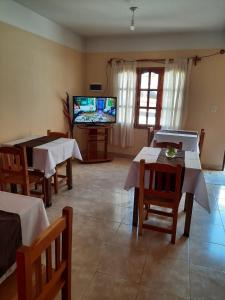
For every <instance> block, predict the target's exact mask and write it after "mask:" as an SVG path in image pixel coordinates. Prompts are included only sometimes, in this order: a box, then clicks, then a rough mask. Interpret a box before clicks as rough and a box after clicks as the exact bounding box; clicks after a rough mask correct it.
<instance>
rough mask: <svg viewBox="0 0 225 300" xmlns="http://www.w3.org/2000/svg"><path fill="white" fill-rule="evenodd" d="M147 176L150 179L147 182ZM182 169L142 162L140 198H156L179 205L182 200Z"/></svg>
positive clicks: (178, 166)
mask: <svg viewBox="0 0 225 300" xmlns="http://www.w3.org/2000/svg"><path fill="white" fill-rule="evenodd" d="M147 171H148V172H147ZM146 176H148V177H149V179H148V182H146ZM181 183H182V167H181V166H180V165H177V166H170V165H167V164H158V163H145V160H144V159H142V160H141V161H140V182H139V193H140V197H144V196H154V197H156V198H163V199H170V200H173V202H175V203H177V204H179V202H180V198H181ZM146 184H147V186H146Z"/></svg>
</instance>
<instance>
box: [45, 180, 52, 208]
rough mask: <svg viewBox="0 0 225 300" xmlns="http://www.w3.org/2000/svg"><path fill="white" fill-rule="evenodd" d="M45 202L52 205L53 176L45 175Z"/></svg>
mask: <svg viewBox="0 0 225 300" xmlns="http://www.w3.org/2000/svg"><path fill="white" fill-rule="evenodd" d="M44 184H45V204H46V207H49V206H51V205H52V177H49V178H46V177H45V183H44Z"/></svg>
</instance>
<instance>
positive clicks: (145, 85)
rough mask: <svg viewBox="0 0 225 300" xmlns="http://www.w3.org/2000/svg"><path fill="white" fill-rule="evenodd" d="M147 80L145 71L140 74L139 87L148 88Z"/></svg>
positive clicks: (147, 74)
mask: <svg viewBox="0 0 225 300" xmlns="http://www.w3.org/2000/svg"><path fill="white" fill-rule="evenodd" d="M148 81H149V72H145V73H142V74H141V89H147V88H148Z"/></svg>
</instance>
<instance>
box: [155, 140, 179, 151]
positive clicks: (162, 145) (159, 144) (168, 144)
mask: <svg viewBox="0 0 225 300" xmlns="http://www.w3.org/2000/svg"><path fill="white" fill-rule="evenodd" d="M182 146H183V144H182V142H179V143H172V142H157V141H154V143H153V147H159V148H169V147H172V148H175V149H178V150H182Z"/></svg>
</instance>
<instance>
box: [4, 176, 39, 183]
mask: <svg viewBox="0 0 225 300" xmlns="http://www.w3.org/2000/svg"><path fill="white" fill-rule="evenodd" d="M42 180H43V178H41V177H40V176H37V175H29V184H35V183H41V182H42ZM1 181H2V183H8V182H10V183H12V184H23V182H24V179H23V178H22V177H21V176H20V175H7V174H5V175H4V176H3V177H1Z"/></svg>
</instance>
